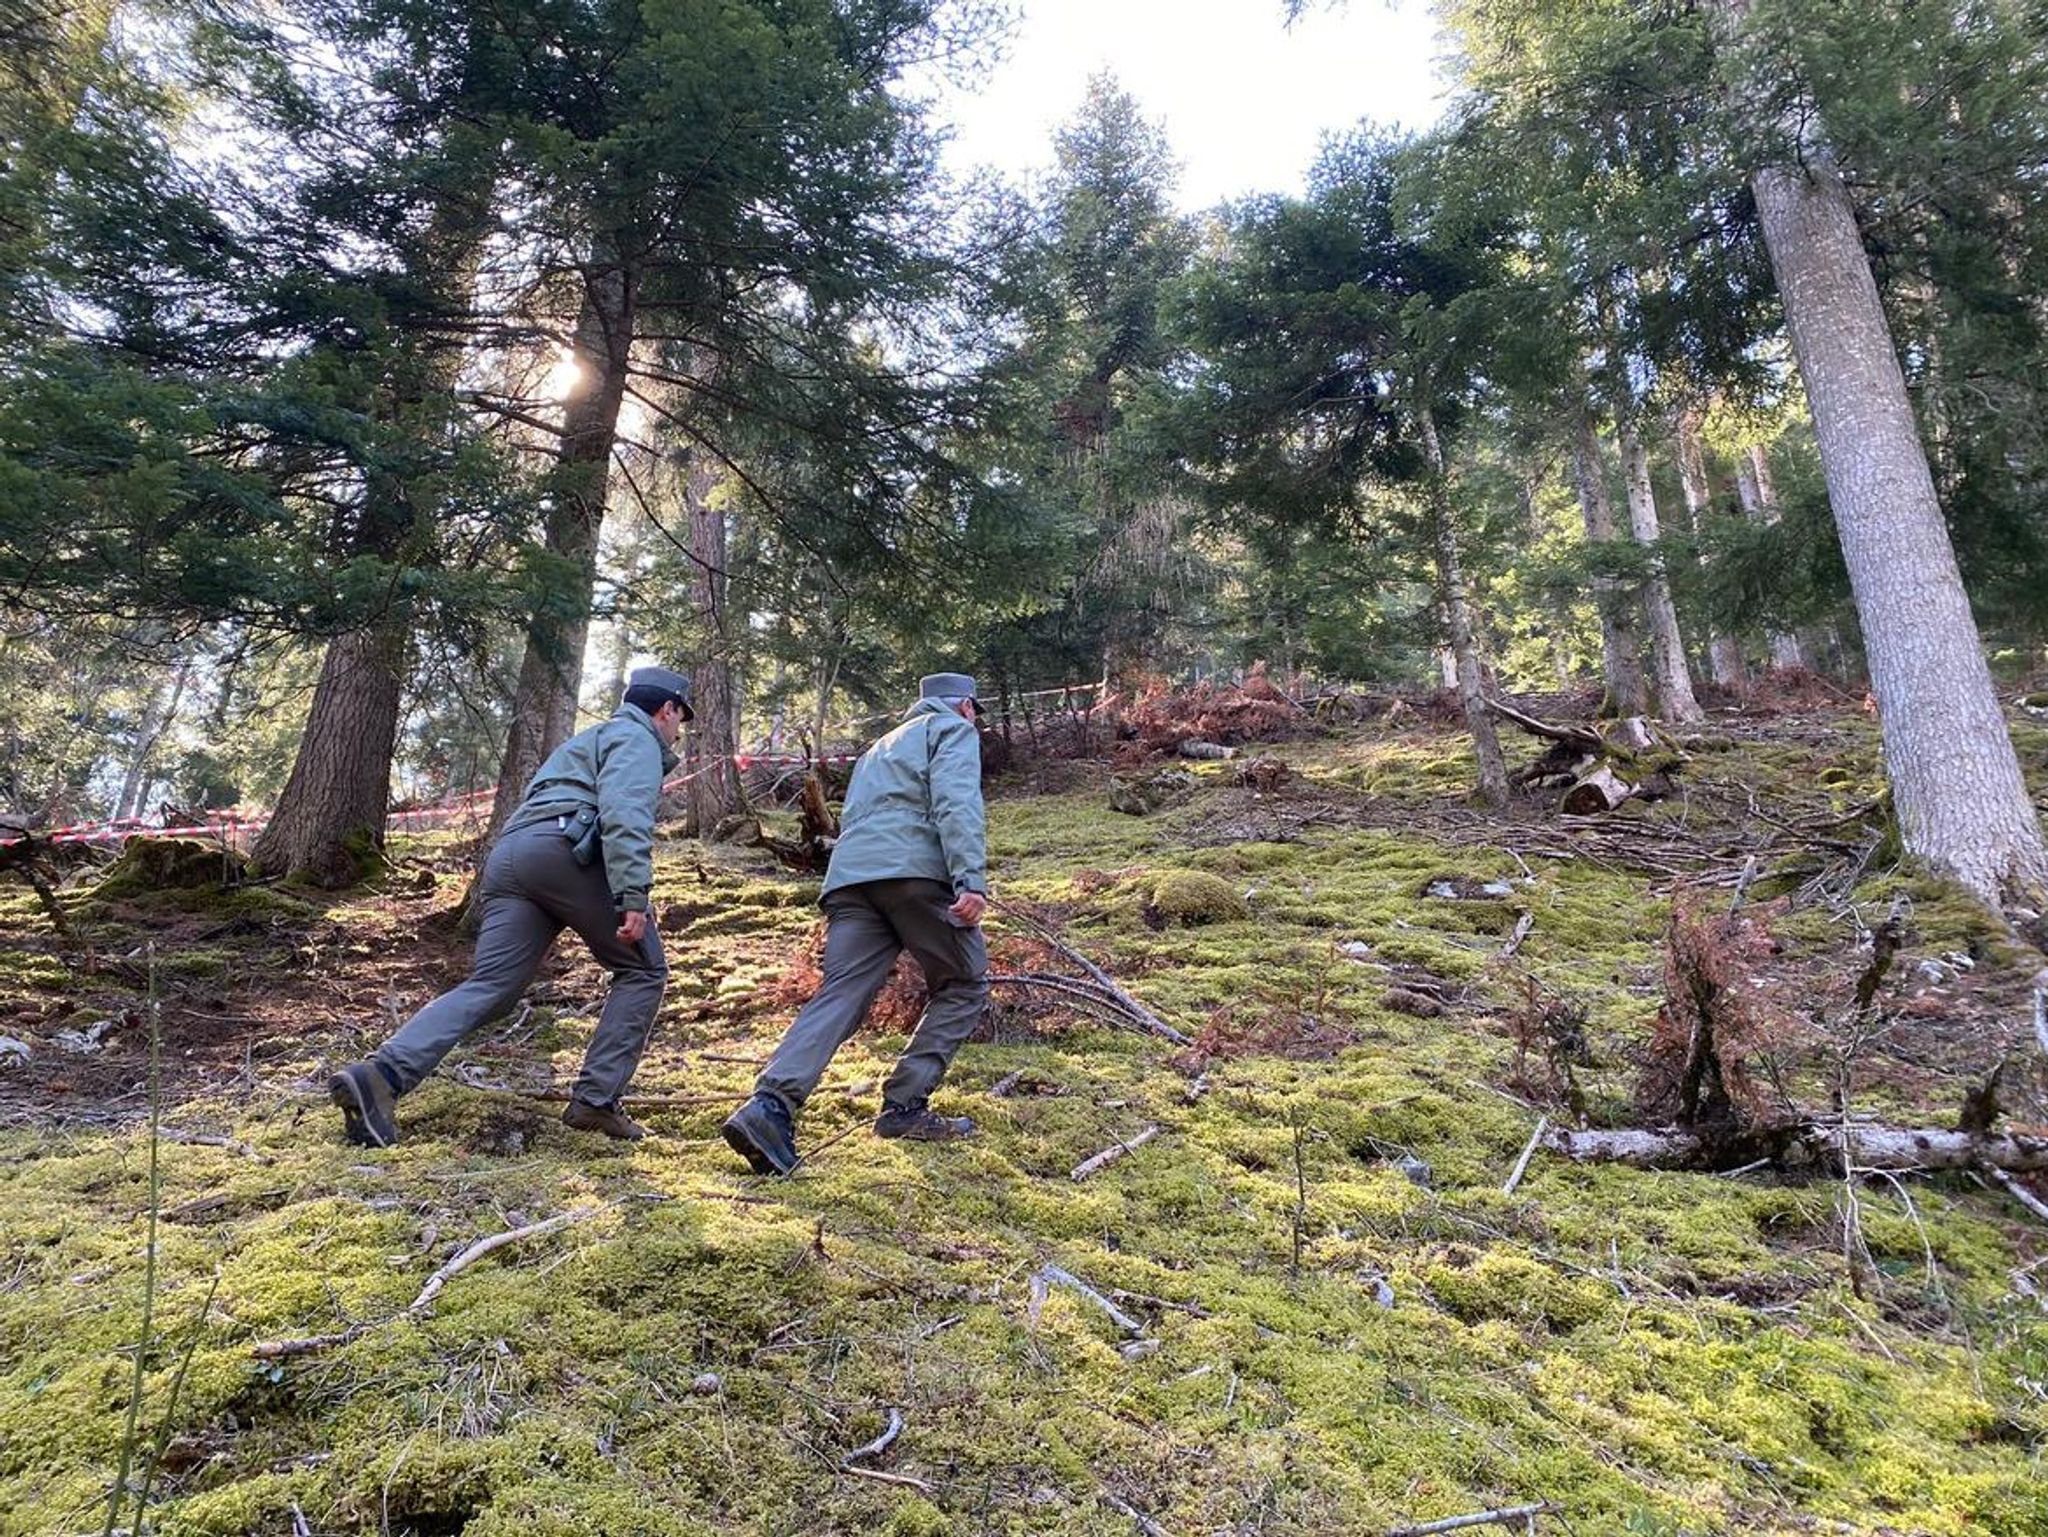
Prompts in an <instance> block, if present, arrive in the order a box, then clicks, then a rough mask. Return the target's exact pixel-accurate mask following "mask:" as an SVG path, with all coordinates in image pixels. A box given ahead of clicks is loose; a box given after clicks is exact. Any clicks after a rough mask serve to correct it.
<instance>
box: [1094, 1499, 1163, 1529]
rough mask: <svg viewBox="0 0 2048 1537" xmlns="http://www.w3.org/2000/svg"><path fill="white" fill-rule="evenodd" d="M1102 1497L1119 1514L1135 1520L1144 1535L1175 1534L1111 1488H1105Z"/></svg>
mask: <svg viewBox="0 0 2048 1537" xmlns="http://www.w3.org/2000/svg"><path fill="white" fill-rule="evenodd" d="M1102 1499H1103V1503H1104V1504H1106V1505H1108V1506H1109V1507H1110V1508H1111V1509H1113V1510H1115V1511H1116V1512H1117V1513H1118V1514H1119V1515H1122V1516H1128V1517H1129V1518H1130V1519H1131V1520H1133V1521H1135V1522H1136V1523H1137V1525H1138V1530H1139V1531H1140V1532H1142V1533H1144V1537H1173V1534H1172V1533H1171V1532H1169V1531H1167V1529H1166V1528H1165V1527H1163V1526H1161V1525H1160V1524H1159V1523H1158V1522H1157V1521H1154V1520H1153V1519H1152V1518H1151V1517H1150V1516H1148V1515H1146V1514H1145V1512H1144V1511H1142V1510H1140V1509H1138V1507H1137V1506H1135V1505H1133V1504H1132V1503H1131V1502H1130V1501H1129V1500H1127V1499H1124V1498H1123V1497H1122V1496H1121V1495H1116V1494H1112V1493H1110V1491H1109V1490H1107V1489H1104V1490H1103V1491H1102Z"/></svg>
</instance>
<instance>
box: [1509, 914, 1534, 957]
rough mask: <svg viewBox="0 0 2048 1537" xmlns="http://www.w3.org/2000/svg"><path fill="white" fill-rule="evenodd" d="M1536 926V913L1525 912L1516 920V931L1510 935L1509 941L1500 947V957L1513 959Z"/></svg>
mask: <svg viewBox="0 0 2048 1537" xmlns="http://www.w3.org/2000/svg"><path fill="white" fill-rule="evenodd" d="M1535 927H1536V915H1535V914H1534V913H1533V912H1531V913H1524V914H1522V916H1521V917H1519V918H1517V919H1516V920H1515V927H1514V932H1512V933H1511V934H1509V935H1508V937H1507V943H1505V944H1504V945H1502V946H1501V947H1500V958H1501V959H1502V960H1504V961H1507V960H1513V959H1514V956H1515V952H1516V951H1517V950H1519V949H1521V948H1522V941H1523V940H1525V939H1527V938H1528V937H1529V931H1530V930H1531V929H1533V928H1535Z"/></svg>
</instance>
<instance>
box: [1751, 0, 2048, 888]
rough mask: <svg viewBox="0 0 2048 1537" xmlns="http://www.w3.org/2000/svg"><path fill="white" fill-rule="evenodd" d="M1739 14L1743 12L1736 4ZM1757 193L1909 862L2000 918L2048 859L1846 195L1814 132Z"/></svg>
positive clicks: (2040, 879) (1769, 171) (1763, 178)
mask: <svg viewBox="0 0 2048 1537" xmlns="http://www.w3.org/2000/svg"><path fill="white" fill-rule="evenodd" d="M1722 3H1723V4H1724V5H1725V6H1726V7H1727V8H1728V12H1729V14H1730V15H1731V16H1734V17H1742V16H1744V15H1746V13H1747V9H1748V7H1747V4H1746V3H1745V0H1722ZM1800 131H1801V132H1803V133H1805V134H1807V137H1806V139H1805V141H1804V142H1801V143H1800V159H1801V162H1802V163H1801V164H1799V165H1786V164H1779V165H1771V166H1767V167H1765V168H1764V169H1762V170H1760V171H1758V172H1757V173H1756V175H1755V177H1754V178H1753V187H1754V189H1755V193H1756V203H1757V216H1758V220H1759V222H1760V223H1761V225H1762V227H1763V233H1764V243H1765V244H1766V246H1767V247H1768V248H1769V250H1770V257H1771V268H1772V271H1773V272H1774V274H1775V275H1776V278H1777V284H1778V291H1779V294H1780V295H1781V297H1782V299H1783V301H1784V306H1785V319H1786V324H1787V327H1788V328H1789V330H1790V331H1791V335H1792V350H1793V354H1794V356H1795V357H1797V359H1798V361H1799V373H1800V377H1801V378H1802V379H1803V380H1804V381H1805V384H1806V395H1807V400H1808V402H1809V404H1810V405H1811V407H1812V411H1813V424H1814V435H1815V438H1816V439H1817V441H1818V443H1819V447H1820V462H1821V470H1822V473H1823V474H1824V475H1825V476H1826V479H1827V487H1828V500H1829V503H1830V504H1831V506H1832V508H1833V510H1834V515H1835V524H1836V527H1837V529H1838V530H1839V531H1840V534H1841V541H1842V555H1843V559H1844V560H1845V562H1846V563H1847V565H1848V568H1849V582H1850V587H1851V589H1852V590H1853V592H1854V593H1855V598H1856V612H1857V615H1858V617H1859V618H1860V620H1861V621H1862V628H1863V638H1864V645H1865V649H1866V651H1867V653H1868V655H1869V659H1870V678H1871V688H1872V691H1873V692H1874V693H1875V694H1876V696H1877V703H1878V708H1879V710H1880V711H1881V713H1882V718H1883V730H1884V757H1885V768H1886V772H1887V774H1888V776H1889V777H1890V780H1891V786H1892V797H1893V802H1894V804H1895V806H1896V807H1897V811H1898V818H1899V829H1900V833H1901V836H1902V840H1903V842H1904V845H1905V847H1906V849H1907V851H1908V852H1909V853H1912V854H1915V855H1917V856H1919V857H1920V858H1922V859H1925V860H1926V861H1927V862H1928V863H1930V864H1932V865H1934V866H1936V867H1937V868H1939V869H1942V870H1945V871H1947V872H1948V873H1949V874H1951V875H1953V876H1954V877H1955V878H1956V879H1957V880H1959V881H1960V882H1961V883H1962V884H1963V885H1964V886H1965V887H1966V888H1968V889H1969V890H1970V891H1972V892H1974V893H1975V894H1976V895H1978V896H1979V897H1980V898H1982V899H1983V900H1985V901H1986V902H1990V903H1993V904H1997V903H2000V902H2001V901H2002V900H2003V899H2004V898H2005V897H2006V896H2007V895H2009V894H2010V893H2011V892H2012V891H2014V890H2015V889H2016V888H2030V889H2031V890H2032V891H2034V892H2041V891H2048V847H2044V845H2043V841H2042V835H2041V822H2040V819H2039V817H2038V816H2037V815H2036V814H2035V811H2034V806H2033V802H2032V800H2031V799H2030V798H2029V796H2028V794H2027V786H2026V781H2025V780H2024V779H2023V778H2022V777H2021V774H2020V766H2019V758H2018V755H2017V754H2016V753H2015V752H2014V751H2013V745H2012V737H2011V734H2010V733H2009V732H2008V731H2007V729H2006V724H2005V718H2004V715H2003V714H2002V713H2001V711H2000V709H1999V704H1998V696H1997V693H1996V692H1995V690H1994V689H1993V687H1992V682H1991V670H1990V668H1989V666H1987V665H1986V663H1985V660H1984V652H1983V649H1982V646H1981V645H1980V643H1979V641H1978V636H1977V626H1976V621H1975V619H1974V618H1973V617H1972V615H1971V612H1970V602H1969V598H1968V596H1967V595H1966V594H1965V593H1964V591H1963V581H1962V575H1961V573H1960V572H1959V571H1958V570H1957V567H1956V557H1955V549H1954V547H1953V546H1952V545H1951V544H1950V542H1949V536H1948V528H1947V525H1946V524H1945V523H1944V522H1943V521H1942V515H1941V506H1940V503H1939V502H1938V500H1937V499H1936V496H1935V491H1934V479H1933V476H1932V475H1931V474H1930V472H1929V470H1928V466H1927V454H1926V451H1925V450H1924V449H1923V447H1922V446H1921V442H1920V435H1919V428H1918V424H1917V422H1916V421H1915V420H1914V416H1913V406H1912V402H1911V400H1910V399H1909V398H1908V396H1907V394H1906V382H1905V377H1904V375H1903V373H1902V372H1901V371H1900V368H1899V360H1898V355H1897V354H1896V353H1895V352H1894V351H1893V348H1892V338H1891V331H1890V328H1889V326H1888V325H1887V323H1886V320H1885V314H1884V307H1883V304H1882V302H1881V301H1880V299H1879V296H1878V291H1877V281H1876V278H1875V277H1874V276H1873V274H1872V272H1871V268H1870V261H1869V258H1868V256H1867V255H1866V253H1865V251H1864V248H1863V239H1862V235H1861V232H1860V230H1859V229H1858V227H1857V223H1856V210H1855V207H1854V205H1853V204H1852V203H1851V202H1850V199H1849V191H1848V188H1847V187H1846V186H1845V185H1844V184H1843V181H1842V178H1841V175H1840V173H1839V172H1838V171H1837V170H1836V168H1835V165H1834V161H1833V159H1832V157H1831V156H1830V154H1829V153H1828V151H1827V148H1826V146H1825V144H1823V143H1820V142H1817V141H1816V140H1815V139H1814V138H1813V136H1812V134H1811V130H1810V129H1807V128H1806V127H1805V125H1801V128H1800Z"/></svg>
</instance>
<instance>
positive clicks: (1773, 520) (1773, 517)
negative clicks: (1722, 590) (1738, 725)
mask: <svg viewBox="0 0 2048 1537" xmlns="http://www.w3.org/2000/svg"><path fill="white" fill-rule="evenodd" d="M1735 495H1736V497H1737V499H1738V500H1740V501H1741V503H1742V512H1743V516H1745V517H1747V518H1748V519H1749V520H1750V522H1752V523H1756V524H1760V525H1762V526H1763V527H1765V528H1775V527H1776V526H1777V523H1778V496H1777V492H1776V491H1775V490H1774V489H1773V488H1772V485H1771V461H1770V459H1769V457H1768V456H1767V455H1766V454H1765V453H1764V449H1763V445H1762V444H1761V443H1752V444H1751V445H1750V446H1749V447H1748V448H1745V449H1744V450H1743V451H1742V454H1741V456H1740V457H1739V458H1737V459H1736V461H1735ZM1770 644H1771V666H1772V667H1774V668H1776V669H1778V670H1779V671H1783V670H1784V669H1785V668H1788V667H1804V666H1805V665H1806V649H1805V647H1803V646H1801V645H1800V644H1799V637H1798V636H1797V635H1794V634H1791V633H1790V632H1789V631H1786V630H1773V631H1771V634H1770Z"/></svg>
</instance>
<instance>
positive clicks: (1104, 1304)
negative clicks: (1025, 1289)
mask: <svg viewBox="0 0 2048 1537" xmlns="http://www.w3.org/2000/svg"><path fill="white" fill-rule="evenodd" d="M1038 1279H1040V1280H1044V1281H1047V1282H1050V1283H1052V1284H1053V1285H1056V1286H1064V1287H1067V1288H1069V1289H1070V1290H1073V1291H1076V1292H1079V1293H1080V1294H1081V1295H1082V1296H1084V1297H1086V1298H1087V1299H1088V1300H1089V1301H1090V1302H1092V1303H1094V1304H1095V1305H1096V1306H1097V1307H1099V1308H1101V1309H1102V1311H1103V1312H1104V1313H1107V1314H1108V1315H1109V1320H1110V1322H1111V1323H1113V1324H1115V1325H1116V1326H1117V1327H1118V1328H1119V1329H1121V1330H1123V1332H1124V1333H1126V1334H1128V1335H1129V1336H1130V1337H1131V1338H1132V1339H1142V1338H1144V1334H1145V1326H1144V1325H1143V1324H1141V1323H1139V1322H1138V1320H1137V1319H1135V1318H1133V1317H1131V1315H1130V1314H1128V1313H1126V1312H1125V1311H1124V1310H1123V1309H1122V1308H1120V1307H1118V1306H1117V1305H1116V1304H1115V1303H1114V1302H1111V1301H1110V1300H1109V1298H1107V1297H1105V1296H1103V1295H1102V1293H1101V1292H1099V1291H1097V1290H1096V1289H1095V1288H1094V1287H1092V1286H1090V1285H1089V1284H1088V1283H1087V1282H1086V1281H1084V1280H1082V1279H1081V1278H1080V1277H1079V1276H1077V1275H1075V1274H1074V1273H1073V1272H1072V1271H1070V1270H1062V1269H1061V1268H1060V1267H1059V1266H1058V1265H1045V1266H1042V1267H1041V1268H1040V1269H1039V1272H1038Z"/></svg>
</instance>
